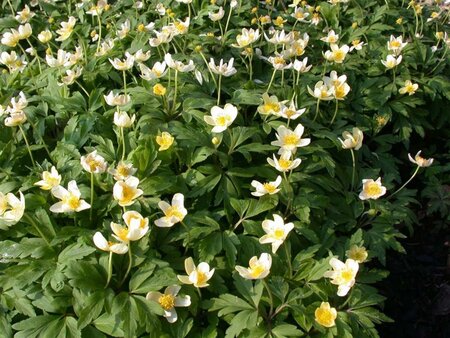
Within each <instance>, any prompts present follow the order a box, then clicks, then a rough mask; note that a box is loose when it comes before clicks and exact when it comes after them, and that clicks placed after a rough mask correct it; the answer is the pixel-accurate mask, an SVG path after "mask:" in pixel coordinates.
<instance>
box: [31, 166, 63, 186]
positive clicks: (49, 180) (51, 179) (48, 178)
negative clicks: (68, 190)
mask: <svg viewBox="0 0 450 338" xmlns="http://www.w3.org/2000/svg"><path fill="white" fill-rule="evenodd" d="M60 183H61V175H60V174H59V173H58V170H56V168H55V166H52V168H51V169H50V171H44V172H43V173H42V180H40V181H38V182H36V183H34V185H37V186H39V187H40V188H41V189H42V190H51V189H53V188H54V187H57V186H58V185H59V184H60Z"/></svg>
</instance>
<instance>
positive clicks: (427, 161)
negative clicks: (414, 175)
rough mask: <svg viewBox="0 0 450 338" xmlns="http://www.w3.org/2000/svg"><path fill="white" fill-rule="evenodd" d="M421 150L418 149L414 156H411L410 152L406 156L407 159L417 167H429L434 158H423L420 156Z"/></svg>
mask: <svg viewBox="0 0 450 338" xmlns="http://www.w3.org/2000/svg"><path fill="white" fill-rule="evenodd" d="M421 152H422V150H419V151H418V152H417V154H416V156H414V158H413V157H412V156H411V154H408V158H409V160H410V161H411V162H412V163H414V164H417V165H418V166H419V167H429V166H430V165H431V164H433V161H434V159H433V158H429V159H425V158H423V157H422V156H420V153H421Z"/></svg>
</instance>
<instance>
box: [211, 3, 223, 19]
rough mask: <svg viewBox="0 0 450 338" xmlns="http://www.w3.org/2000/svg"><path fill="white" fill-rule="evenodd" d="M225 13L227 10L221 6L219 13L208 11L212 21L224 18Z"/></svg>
mask: <svg viewBox="0 0 450 338" xmlns="http://www.w3.org/2000/svg"><path fill="white" fill-rule="evenodd" d="M224 15H225V11H224V10H223V7H222V6H220V7H219V11H218V12H217V13H212V12H208V17H209V18H210V20H211V21H219V20H221V19H222V18H223V16H224Z"/></svg>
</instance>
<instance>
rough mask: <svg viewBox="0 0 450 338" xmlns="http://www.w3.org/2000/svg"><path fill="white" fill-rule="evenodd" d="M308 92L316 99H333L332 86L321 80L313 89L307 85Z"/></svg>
mask: <svg viewBox="0 0 450 338" xmlns="http://www.w3.org/2000/svg"><path fill="white" fill-rule="evenodd" d="M308 92H309V94H310V95H311V96H313V97H315V98H316V99H318V100H322V101H329V100H332V99H333V88H330V87H328V86H327V85H326V84H325V83H324V82H323V81H318V82H317V83H316V84H315V86H314V90H312V89H311V88H309V86H308Z"/></svg>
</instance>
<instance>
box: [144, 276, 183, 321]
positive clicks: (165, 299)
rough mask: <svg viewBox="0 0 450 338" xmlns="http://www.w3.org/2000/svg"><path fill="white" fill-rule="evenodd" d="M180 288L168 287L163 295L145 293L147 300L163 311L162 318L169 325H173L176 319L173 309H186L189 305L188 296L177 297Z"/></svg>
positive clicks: (153, 292)
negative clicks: (155, 303) (157, 305)
mask: <svg viewBox="0 0 450 338" xmlns="http://www.w3.org/2000/svg"><path fill="white" fill-rule="evenodd" d="M180 289H181V286H178V285H172V286H168V287H167V288H166V289H165V290H164V293H161V292H156V291H151V292H149V293H147V296H146V298H147V300H150V301H154V302H157V303H158V304H159V305H161V307H162V308H163V309H164V317H166V319H167V321H168V322H169V323H175V322H176V321H177V319H178V315H177V311H176V310H175V307H188V306H189V305H191V297H190V296H184V297H181V296H177V295H178V292H179V291H180Z"/></svg>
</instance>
